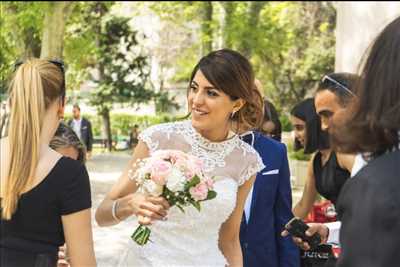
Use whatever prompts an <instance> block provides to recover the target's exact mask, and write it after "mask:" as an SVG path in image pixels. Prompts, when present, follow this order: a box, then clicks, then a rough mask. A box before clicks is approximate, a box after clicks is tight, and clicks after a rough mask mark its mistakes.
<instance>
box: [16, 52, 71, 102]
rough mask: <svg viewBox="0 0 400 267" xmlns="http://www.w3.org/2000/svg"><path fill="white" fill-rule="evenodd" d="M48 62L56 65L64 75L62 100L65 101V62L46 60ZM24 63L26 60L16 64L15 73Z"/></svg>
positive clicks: (18, 61)
mask: <svg viewBox="0 0 400 267" xmlns="http://www.w3.org/2000/svg"><path fill="white" fill-rule="evenodd" d="M46 61H47V62H50V63H52V64H54V65H56V66H57V67H58V68H59V69H60V70H61V72H62V74H63V77H64V79H63V84H62V88H61V92H62V93H61V97H62V100H63V101H64V99H65V93H66V92H65V64H64V61H62V60H61V59H46ZM24 63H25V61H24V60H17V61H16V62H15V63H14V72H15V71H16V70H17V69H18V68H19V67H20V66H21V65H22V64H24Z"/></svg>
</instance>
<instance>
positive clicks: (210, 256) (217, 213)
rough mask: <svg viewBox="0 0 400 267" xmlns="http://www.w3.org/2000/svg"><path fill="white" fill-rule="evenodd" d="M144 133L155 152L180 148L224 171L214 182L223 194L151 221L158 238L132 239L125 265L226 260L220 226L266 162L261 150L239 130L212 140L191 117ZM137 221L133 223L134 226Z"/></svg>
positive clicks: (214, 171) (183, 266) (211, 170)
mask: <svg viewBox="0 0 400 267" xmlns="http://www.w3.org/2000/svg"><path fill="white" fill-rule="evenodd" d="M139 138H140V139H141V140H142V141H144V142H145V143H146V144H147V145H148V147H149V148H150V153H152V152H154V151H156V150H159V149H178V150H181V151H184V152H187V153H191V154H193V155H195V156H197V157H199V158H201V159H202V160H203V161H204V163H205V173H206V174H208V175H211V176H216V177H218V179H217V180H216V182H215V184H214V190H215V191H216V192H217V197H216V198H215V199H212V200H210V201H205V202H203V203H202V207H201V212H198V211H197V210H196V209H195V208H194V207H192V206H189V207H186V208H185V213H183V212H181V211H180V210H179V209H178V208H177V207H171V208H170V210H169V212H168V220H167V221H156V222H155V223H154V224H153V225H152V226H151V235H150V240H151V241H152V242H148V243H147V244H146V245H144V246H143V247H141V246H139V245H137V244H136V243H135V242H134V241H132V240H130V241H129V244H128V247H127V250H126V252H125V254H124V255H123V256H122V258H121V260H120V263H119V266H120V267H123V266H124V267H125V266H135V267H136V266H140V267H151V266H152V267H155V266H157V267H158V266H159V267H161V266H162V267H167V266H174V267H178V266H179V267H189V266H196V267H200V266H204V267H206V266H207V267H210V266H221V267H222V266H225V264H227V262H226V259H225V257H224V256H223V254H222V252H221V251H220V250H219V248H218V237H219V230H220V227H221V224H222V223H223V222H225V221H226V220H227V218H228V217H229V215H230V214H231V213H232V211H233V209H234V207H235V205H236V194H237V189H238V186H240V185H241V184H242V183H244V182H245V180H246V179H248V178H250V177H251V176H252V175H254V174H256V173H257V172H258V171H259V170H261V169H262V168H263V167H264V165H263V163H262V160H261V158H260V157H259V155H258V153H257V152H256V151H255V150H254V149H253V148H252V147H251V146H249V145H248V144H246V143H245V142H243V141H241V140H240V139H239V137H238V136H235V137H233V138H231V139H229V140H226V141H224V142H220V143H212V142H210V141H208V140H207V139H205V138H203V137H202V136H201V135H200V134H199V133H198V132H197V131H195V130H194V128H193V127H192V125H191V122H190V121H183V122H176V123H167V124H160V125H156V126H153V127H150V128H148V129H147V130H145V131H144V132H143V133H142V134H141V135H140V136H139ZM135 227H136V225H132V231H133V230H134V229H135Z"/></svg>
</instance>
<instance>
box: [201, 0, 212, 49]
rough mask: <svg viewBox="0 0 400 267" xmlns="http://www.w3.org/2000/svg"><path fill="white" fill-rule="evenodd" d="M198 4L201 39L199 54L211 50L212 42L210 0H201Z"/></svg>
mask: <svg viewBox="0 0 400 267" xmlns="http://www.w3.org/2000/svg"><path fill="white" fill-rule="evenodd" d="M200 5H201V6H200V14H201V40H202V46H201V54H202V55H206V54H208V53H209V52H211V50H212V43H213V30H212V19H213V18H212V17H213V5H212V2H211V1H203V2H201V3H200Z"/></svg>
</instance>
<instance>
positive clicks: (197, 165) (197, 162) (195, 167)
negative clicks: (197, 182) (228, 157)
mask: <svg viewBox="0 0 400 267" xmlns="http://www.w3.org/2000/svg"><path fill="white" fill-rule="evenodd" d="M203 165H204V164H203V161H202V160H201V159H199V158H197V157H195V156H192V155H190V156H189V160H188V168H189V169H190V170H191V171H192V172H194V173H196V174H200V173H201V170H202V169H203Z"/></svg>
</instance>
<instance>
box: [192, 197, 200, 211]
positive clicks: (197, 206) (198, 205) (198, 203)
mask: <svg viewBox="0 0 400 267" xmlns="http://www.w3.org/2000/svg"><path fill="white" fill-rule="evenodd" d="M190 203H192V205H193V206H194V207H195V208H196V209H197V210H198V211H199V212H200V210H201V206H200V202H198V201H195V200H194V201H191V202H190Z"/></svg>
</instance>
